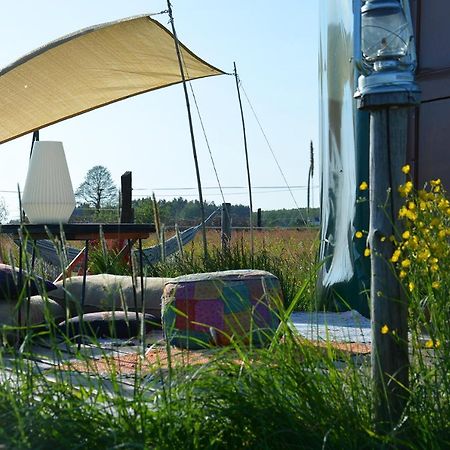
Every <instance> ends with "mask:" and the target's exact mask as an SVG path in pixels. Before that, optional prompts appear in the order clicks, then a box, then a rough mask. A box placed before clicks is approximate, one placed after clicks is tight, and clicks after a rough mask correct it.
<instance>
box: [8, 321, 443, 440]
mask: <svg viewBox="0 0 450 450" xmlns="http://www.w3.org/2000/svg"><path fill="white" fill-rule="evenodd" d="M281 335H283V339H279V338H280V336H281ZM440 348H441V347H440ZM5 351H6V350H4V351H3V353H2V356H3V357H5ZM436 351H437V353H436V355H435V358H434V359H433V364H431V365H430V364H425V365H421V364H418V363H415V364H414V365H413V370H412V386H411V397H410V402H409V404H408V406H407V410H406V411H405V416H404V418H403V420H402V421H401V423H400V424H393V427H392V430H391V431H390V432H389V433H387V434H384V435H377V434H376V433H375V432H374V431H373V430H374V424H373V422H372V419H371V396H370V377H369V367H368V362H367V363H365V364H363V365H362V366H359V365H357V364H355V363H354V362H353V361H352V360H351V359H350V358H349V357H348V356H346V355H344V354H342V353H341V352H339V351H336V350H334V349H333V348H332V347H331V346H329V347H328V348H317V347H314V346H312V345H311V344H309V343H306V342H305V341H302V340H299V339H298V337H297V336H296V335H295V334H293V333H292V332H291V331H290V328H289V327H288V324H286V323H284V324H282V325H281V328H280V329H279V335H278V338H277V339H275V340H274V341H273V342H272V345H271V346H270V347H268V348H265V349H247V348H244V347H242V346H241V345H240V344H239V343H236V344H235V346H234V347H233V348H231V349H223V350H218V351H217V354H216V358H215V359H213V360H212V361H211V362H210V363H207V364H204V365H201V366H194V367H184V368H178V369H175V368H173V369H172V370H169V371H168V372H165V383H164V387H163V388H158V389H157V390H156V391H155V392H156V393H153V394H152V393H151V392H152V391H151V388H152V387H153V388H157V383H158V382H159V381H160V379H159V377H158V376H156V377H155V379H154V381H148V379H144V378H140V377H137V379H136V386H135V389H134V392H133V394H132V396H131V397H130V398H126V397H124V396H123V395H121V390H120V385H119V383H116V382H115V376H114V373H113V375H112V381H113V382H112V394H111V392H110V390H108V389H106V388H105V387H102V385H101V384H100V387H99V382H101V381H102V380H101V378H100V377H97V378H96V377H95V376H94V377H93V378H92V379H91V380H90V381H89V380H88V381H87V386H85V387H84V388H79V387H78V386H77V385H76V383H72V382H71V381H70V380H69V379H68V378H67V377H63V376H62V375H61V371H59V370H58V369H56V370H55V380H53V381H50V380H49V379H48V378H46V376H45V373H43V372H38V371H32V366H31V365H29V364H28V363H27V362H26V360H25V359H22V357H21V355H20V354H16V359H15V364H16V368H14V369H13V371H12V373H13V374H15V375H16V377H17V378H18V379H17V380H16V379H12V378H11V379H10V380H6V381H4V382H3V383H2V384H1V385H0V417H1V420H2V422H1V423H2V426H1V427H0V443H2V444H3V445H5V446H6V448H32V449H47V448H50V447H55V448H68V449H69V448H70V449H72V448H99V449H101V448H167V449H172V448H183V449H191V448H192V449H195V448H224V449H225V448H226V449H229V448H255V449H260V448H266V449H286V448H305V449H317V448H335V449H340V448H349V449H364V448H367V449H372V448H411V449H421V448H424V449H425V448H426V449H434V448H435V449H438V448H448V445H449V444H450V425H449V422H448V418H449V417H450V407H449V393H450V390H449V385H448V363H446V364H447V365H445V364H441V363H440V362H439V361H441V362H442V361H443V359H442V358H444V357H445V358H448V354H447V352H448V350H444V353H440V352H439V349H436ZM23 356H24V355H23ZM80 357H81V356H80ZM436 359H437V360H436ZM5 361H6V360H5V359H3V363H4V362H5ZM337 361H344V362H345V364H344V366H343V365H342V364H337ZM447 361H448V359H447ZM47 375H48V374H47ZM445 380H447V382H445Z"/></svg>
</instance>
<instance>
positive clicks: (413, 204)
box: [408, 202, 416, 211]
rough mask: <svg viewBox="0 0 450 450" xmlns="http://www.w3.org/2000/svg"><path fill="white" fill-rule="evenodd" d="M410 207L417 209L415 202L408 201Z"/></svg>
mask: <svg viewBox="0 0 450 450" xmlns="http://www.w3.org/2000/svg"><path fill="white" fill-rule="evenodd" d="M408 209H410V210H412V211H413V210H415V209H416V204H415V203H414V202H408Z"/></svg>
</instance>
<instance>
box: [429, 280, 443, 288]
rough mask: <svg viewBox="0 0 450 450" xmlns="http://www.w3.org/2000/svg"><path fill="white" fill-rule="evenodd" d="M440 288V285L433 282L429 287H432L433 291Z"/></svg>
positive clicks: (437, 282)
mask: <svg viewBox="0 0 450 450" xmlns="http://www.w3.org/2000/svg"><path fill="white" fill-rule="evenodd" d="M440 286H441V283H439V281H433V282H432V283H431V287H432V288H433V289H439V287H440Z"/></svg>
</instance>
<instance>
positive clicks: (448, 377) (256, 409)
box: [0, 184, 450, 449]
mask: <svg viewBox="0 0 450 450" xmlns="http://www.w3.org/2000/svg"><path fill="white" fill-rule="evenodd" d="M437 186H439V185H438V184H436V185H431V186H430V188H428V190H425V191H419V192H415V191H414V189H413V188H412V186H411V189H410V187H409V185H408V187H407V188H405V189H406V190H405V193H404V197H405V207H406V209H405V210H403V213H401V214H403V215H404V216H405V217H406V220H407V222H406V225H405V231H404V232H403V233H401V234H400V236H399V237H398V239H397V250H398V252H396V253H394V255H393V256H392V260H391V261H390V263H391V264H392V269H393V270H396V266H398V268H397V270H398V274H399V279H400V280H401V281H402V283H403V285H404V287H405V295H406V296H407V297H408V300H409V305H410V317H409V329H410V345H409V347H410V361H411V368H410V386H409V388H408V389H407V390H406V391H405V394H406V395H407V396H408V402H407V406H406V409H405V411H404V414H403V415H402V417H401V419H400V420H399V421H398V422H395V423H390V424H388V426H387V427H385V428H384V429H383V431H379V428H378V427H377V426H376V424H375V423H374V421H373V414H372V396H371V379H370V361H369V360H368V359H367V358H354V357H353V355H352V354H351V353H349V352H347V351H344V350H342V349H340V348H336V346H335V345H333V343H332V342H324V343H322V345H320V346H317V345H315V344H314V343H312V342H308V341H306V340H305V339H302V338H301V337H300V336H299V335H298V334H297V333H295V332H294V331H293V328H292V327H291V325H290V321H289V316H290V313H291V312H292V311H293V310H295V309H302V310H309V309H311V308H313V306H314V291H315V273H316V271H317V261H316V254H317V246H318V236H317V230H270V231H257V232H256V233H255V255H254V258H253V260H252V259H251V257H250V252H249V239H248V234H247V233H242V232H239V233H235V234H233V237H232V245H231V247H230V250H229V252H227V253H226V254H223V253H222V252H221V250H220V245H219V240H220V236H219V234H218V233H217V232H216V231H210V232H209V234H208V242H209V257H208V259H207V260H206V261H205V260H203V258H202V253H201V249H202V248H201V243H200V240H199V238H197V239H196V241H195V242H194V243H193V244H189V245H188V246H187V247H186V248H185V251H184V254H183V255H182V256H181V257H178V258H176V259H172V260H169V259H168V260H166V261H165V262H161V263H159V264H157V265H155V266H154V267H152V268H151V270H150V271H149V273H148V274H149V275H154V276H170V277H172V276H177V275H180V274H185V273H192V272H199V271H212V270H225V269H235V268H249V267H256V268H258V269H265V270H269V271H271V272H273V273H274V274H275V275H277V276H278V277H279V278H280V281H281V285H282V288H283V291H284V295H285V308H284V309H283V308H281V309H280V311H278V314H279V318H280V326H279V328H278V330H277V332H276V334H275V336H273V338H272V340H271V342H270V343H269V345H268V346H267V347H264V348H254V347H252V346H250V347H249V346H248V345H246V344H245V343H244V342H241V341H239V340H236V341H234V342H233V344H232V345H231V346H230V347H225V348H211V349H210V350H208V357H207V358H206V359H205V360H202V361H197V360H193V359H192V358H189V356H187V357H186V358H181V360H180V359H179V358H178V357H176V355H175V354H174V352H175V351H174V349H172V348H170V347H169V346H167V347H165V352H166V353H167V360H165V361H164V362H162V361H156V362H155V363H154V364H153V366H152V367H148V365H146V364H145V360H144V359H139V358H138V359H137V360H136V364H135V366H134V372H132V373H131V374H130V373H128V375H127V376H128V380H129V381H130V386H131V388H130V389H129V390H128V391H127V393H126V395H125V394H124V391H123V384H122V383H121V381H123V375H122V374H121V372H120V368H119V367H117V365H115V364H114V363H112V362H111V364H110V365H109V366H108V371H107V376H106V375H105V373H96V372H95V370H94V371H93V373H91V375H90V376H83V378H82V379H83V383H82V384H81V385H80V382H79V380H80V378H79V377H80V376H82V375H83V371H80V370H79V369H76V368H73V367H72V368H70V367H69V368H68V367H67V366H64V364H62V363H61V362H59V361H58V359H56V365H55V366H54V367H52V368H47V369H45V370H43V369H42V368H39V367H40V366H39V367H38V366H36V364H35V362H36V359H38V356H37V355H36V354H33V352H32V348H33V347H32V346H31V345H22V346H20V347H17V346H16V347H14V346H7V345H6V346H4V347H2V349H1V351H0V358H1V360H0V365H1V366H2V367H3V370H2V378H3V379H2V383H1V384H0V417H1V423H2V426H1V427H0V444H2V445H3V446H4V447H5V448H33V449H44V448H45V449H47V448H49V447H54V448H117V449H119V448H120V449H125V448H126V449H132V448H133V449H138V448H142V449H144V448H161V449H173V448H183V449H198V448H218V449H219V448H224V449H225V448H226V449H233V448H254V449H261V448H262V449H264V448H266V449H286V448H302V449H341V448H347V449H364V448H367V449H373V448H408V449H441V448H449V447H450V420H449V418H450V347H449V317H450V316H449V302H448V292H449V290H448V288H449V286H448V283H449V279H450V277H449V267H450V251H449V241H448V237H447V234H446V233H447V232H448V230H450V223H449V222H450V219H449V218H450V209H449V207H448V203H446V197H445V196H443V195H442V191H441V189H440V188H439V189H437V190H436V187H437ZM413 204H414V205H413ZM405 211H411V213H406V212H405ZM435 219H437V220H435ZM426 230H428V231H426ZM442 231H444V232H442ZM407 232H408V233H407ZM150 243H151V242H149V243H148V244H150ZM416 244H417V245H416ZM4 246H5V244H4ZM425 250H428V252H425V253H424V251H425ZM5 253H7V252H5V251H4V254H5ZM100 256H101V255H99V256H98V258H97V260H96V259H95V258H94V266H95V264H96V265H97V268H99V267H102V266H101V264H104V263H105V262H104V261H103V263H102V262H101V258H100ZM404 261H408V262H406V263H405V262H404ZM91 269H92V270H95V267H91ZM116 269H117V270H120V269H119V268H116ZM52 330H54V324H51V323H50V326H49V327H48V329H47V330H40V331H39V332H38V333H36V332H34V333H31V332H30V334H27V335H26V338H25V342H27V339H28V343H29V344H31V343H32V342H35V341H36V340H37V339H42V338H45V339H46V340H47V342H50V343H52V342H53V344H52V345H53V346H54V350H57V349H61V345H62V344H64V345H70V344H69V343H68V342H67V341H66V340H64V339H63V341H61V338H60V337H56V336H55V334H54V333H53V331H52ZM386 332H389V330H386ZM27 333H28V332H27ZM74 356H75V357H77V358H78V360H79V361H87V358H86V355H85V353H83V352H82V351H80V352H78V350H77V348H76V346H75V348H74ZM75 375H76V376H78V378H76V377H74V376H75ZM106 381H107V383H106Z"/></svg>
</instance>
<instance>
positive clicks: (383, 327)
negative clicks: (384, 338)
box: [380, 325, 389, 334]
mask: <svg viewBox="0 0 450 450" xmlns="http://www.w3.org/2000/svg"><path fill="white" fill-rule="evenodd" d="M380 331H381V334H388V333H389V327H388V326H387V325H383V326H382V327H381V330H380Z"/></svg>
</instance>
